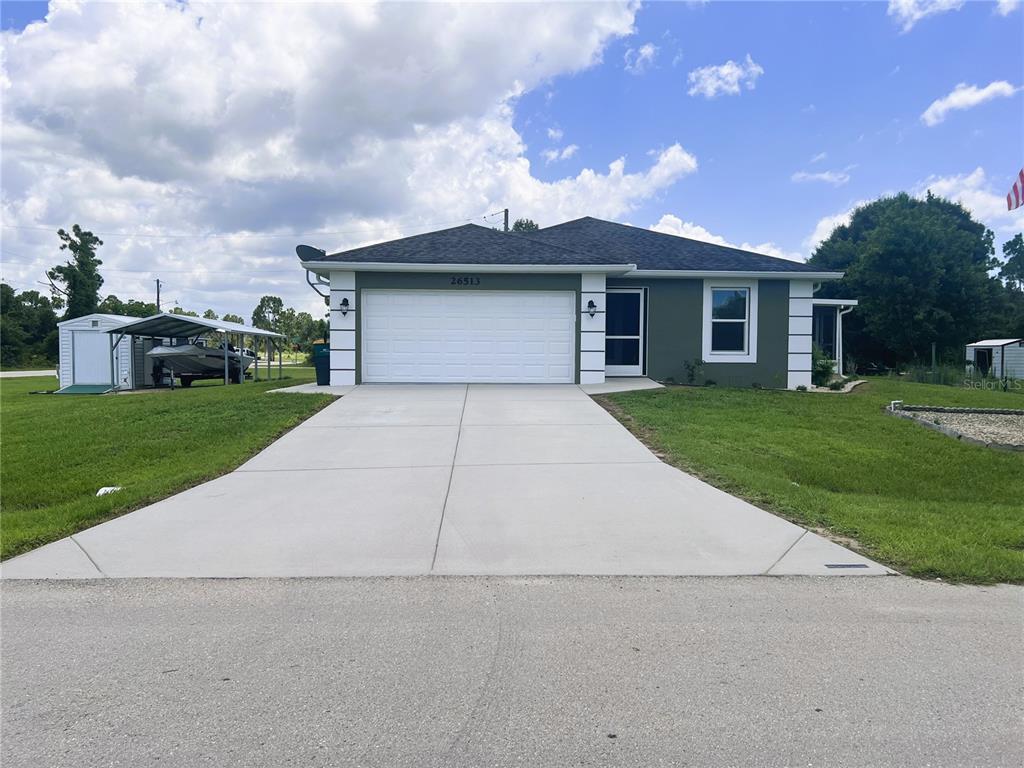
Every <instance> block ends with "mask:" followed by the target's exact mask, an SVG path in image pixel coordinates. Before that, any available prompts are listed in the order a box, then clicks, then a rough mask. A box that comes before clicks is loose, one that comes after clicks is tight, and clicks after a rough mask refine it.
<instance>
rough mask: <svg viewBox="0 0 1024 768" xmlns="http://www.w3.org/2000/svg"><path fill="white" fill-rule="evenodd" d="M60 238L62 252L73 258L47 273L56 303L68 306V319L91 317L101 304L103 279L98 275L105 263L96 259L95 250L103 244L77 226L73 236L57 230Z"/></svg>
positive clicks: (65, 314)
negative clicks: (100, 296) (100, 294)
mask: <svg viewBox="0 0 1024 768" xmlns="http://www.w3.org/2000/svg"><path fill="white" fill-rule="evenodd" d="M57 236H58V237H60V240H61V246H60V250H62V251H68V252H70V254H71V258H70V259H68V261H67V263H66V264H60V265H58V266H56V267H54V268H53V269H50V270H47V272H46V277H47V278H48V279H49V281H50V289H51V291H52V292H53V295H54V298H55V300H56V301H55V302H54V303H55V304H57V302H59V305H58V306H66V307H67V310H66V311H65V313H64V319H65V320H70V319H71V318H74V317H82V315H88V314H91V313H93V312H95V311H96V308H97V306H98V305H99V292H100V287H101V286H102V285H103V277H102V276H101V275H100V273H99V267H100V265H101V264H102V263H103V262H102V261H100V260H99V259H98V258H96V248H97V247H99V246H101V245H103V241H102V240H100V239H99V238H98V237H96V235H94V234H93V233H92V232H89V231H88V230H85V229H82V228H81V227H80V226H78V225H77V224H75V225H74V226H73V227H72V228H71V233H70V234H69V233H68V232H67V231H66V230H63V229H58V230H57Z"/></svg>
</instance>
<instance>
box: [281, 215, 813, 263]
mask: <svg viewBox="0 0 1024 768" xmlns="http://www.w3.org/2000/svg"><path fill="white" fill-rule="evenodd" d="M299 250H304V253H305V254H306V255H305V256H304V257H303V256H302V255H301V254H300V258H305V259H306V260H309V261H324V262H332V261H333V262H341V263H374V262H378V263H395V264H509V265H514V264H520V265H530V264H536V265H538V266H543V265H554V266H558V265H569V266H576V265H583V264H593V265H604V264H609V265H611V264H622V265H625V264H635V265H636V267H637V269H645V270H688V271H689V270H692V271H697V272H818V271H820V270H819V269H818V268H817V267H813V266H810V265H808V264H803V263H801V262H796V261H788V260H787V259H779V258H776V257H774V256H765V255H764V254H760V253H752V252H751V251H742V250H740V249H739V248H728V247H726V246H722V245H714V244H712V243H705V242H702V241H700V240H691V239H689V238H686V237H677V236H675V235H667V234H664V233H662V232H653V231H651V230H649V229H641V228H640V227H631V226H628V225H626V224H616V223H614V222H611V221H603V220H602V219H594V218H591V217H590V216H587V217H585V218H582V219H575V220H574V221H567V222H565V223H564V224H556V225H554V226H552V227H546V228H545V229H541V230H538V231H537V232H531V233H529V234H528V235H520V234H514V233H505V232H499V231H497V230H494V229H490V228H488V227H481V226H479V225H478V224H464V225H462V226H461V227H453V228H451V229H442V230H439V231H437V232H427V233H425V234H422V235H413V236H412V237H403V238H401V239H399V240H391V241H389V242H385V243H377V244H376V245H367V246H364V247H362V248H354V249H352V250H350V251H341V252H340V253H332V254H325V255H323V256H319V257H318V258H310V257H309V255H308V254H309V253H310V250H309V249H308V247H306V246H299Z"/></svg>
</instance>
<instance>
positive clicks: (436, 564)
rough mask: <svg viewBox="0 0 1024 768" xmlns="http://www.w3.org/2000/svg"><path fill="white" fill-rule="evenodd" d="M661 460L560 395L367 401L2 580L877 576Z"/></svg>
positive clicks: (515, 388) (530, 391)
mask: <svg viewBox="0 0 1024 768" xmlns="http://www.w3.org/2000/svg"><path fill="white" fill-rule="evenodd" d="M888 572H889V571H887V569H885V568H883V567H881V566H879V565H877V564H875V563H873V562H871V561H869V560H866V559H865V558H863V557H860V556H858V555H855V554H853V553H852V552H850V551H848V550H846V549H844V548H842V547H839V546H837V545H835V544H832V543H831V542H828V541H826V540H825V539H823V538H821V537H819V536H817V535H815V534H813V533H810V532H808V531H805V530H804V529H802V528H800V527H798V526H796V525H793V524H791V523H788V522H786V521H784V520H782V519H780V518H778V517H775V516H774V515H771V514H769V513H767V512H764V511H763V510H760V509H758V508H756V507H754V506H752V505H750V504H747V503H746V502H744V501H741V500H739V499H737V498H735V497H733V496H730V495H729V494H726V493H723V492H722V491H719V490H717V489H715V488H713V487H711V486H709V485H707V484H706V483H703V482H701V481H699V480H697V479H696V478H694V477H691V476H690V475H687V474H685V473H683V472H680V471H679V470H676V469H674V468H672V467H670V466H667V465H666V464H664V463H662V462H661V461H659V460H658V458H657V457H656V456H654V454H652V453H651V452H650V451H649V450H648V449H647V448H646V447H645V446H644V445H643V444H642V443H640V442H639V441H638V440H637V439H636V438H634V437H633V436H632V435H631V434H630V433H629V432H628V431H627V430H626V429H625V428H624V427H623V426H622V425H620V424H619V423H618V422H617V421H616V420H615V419H614V418H612V417H611V416H610V415H609V414H608V413H607V412H606V411H605V410H604V409H603V408H601V407H600V406H599V405H597V404H596V403H595V402H594V401H593V400H591V399H590V397H588V396H587V395H586V394H585V393H584V392H583V391H582V390H581V389H580V388H579V387H576V386H573V385H468V386H467V385H364V386H360V387H356V388H355V389H354V390H353V391H351V392H350V393H349V394H348V395H346V396H345V397H343V398H342V399H340V400H339V401H338V402H336V403H333V404H332V405H330V406H329V407H328V408H326V409H324V410H323V411H321V412H320V413H318V414H316V415H315V416H313V417H312V418H311V419H309V420H308V421H306V422H305V423H303V424H302V425H301V426H299V427H297V428H296V429H294V430H293V431H292V432H290V433H288V434H287V435H285V436H284V437H282V438H281V439H280V440H278V441H277V442H275V443H274V444H273V445H271V446H270V447H268V448H267V449H266V450H264V451H263V452H262V453H260V454H258V455H257V456H255V457H253V458H252V459H251V460H250V461H248V462H247V463H246V464H244V465H243V466H242V467H240V468H239V469H238V470H236V471H235V472H232V473H230V474H228V475H225V476H224V477H221V478H218V479H216V480H213V481H211V482H209V483H205V484H203V485H200V486H197V487H195V488H192V489H190V490H188V491H185V492H183V493H180V494H178V495H176V496H174V497H171V498H169V499H166V500H164V501H161V502H159V503H157V504H153V505H151V506H149V507H146V508H144V509H141V510H138V511H137V512H133V513H131V514H128V515H125V516H123V517H120V518H117V519H115V520H112V521H110V522H107V523H104V524H102V525H98V526H96V527H94V528H91V529H89V530H86V531H83V532H81V533H79V534H76V535H75V536H73V537H70V538H68V539H64V540H62V541H58V542H56V543H54V544H50V545H48V546H46V547H42V548H41V549H38V550H35V551H34V552H30V553H28V554H26V555H23V556H21V557H18V558H15V559H13V560H10V561H8V562H7V563H5V564H4V565H3V576H4V577H5V578H97V577H103V576H107V577H155V576H180V577H247V576H370V575H423V574H479V575H486V574H497V575H541V574H581V575H583V574H607V575H630V574H663V575H751V574H771V575H785V574H883V573H888Z"/></svg>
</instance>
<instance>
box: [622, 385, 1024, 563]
mask: <svg viewBox="0 0 1024 768" xmlns="http://www.w3.org/2000/svg"><path fill="white" fill-rule="evenodd" d="M891 400H903V401H905V402H906V403H908V404H923V405H962V406H972V405H973V406H977V407H989V408H992V407H1004V408H1006V407H1010V408H1014V407H1016V408H1021V407H1024V397H1022V396H1021V395H1020V394H1018V393H1014V392H1007V393H1004V392H986V391H976V390H967V389H958V388H955V387H947V386H936V385H930V384H912V383H906V382H900V381H896V380H893V379H885V378H879V379H872V380H870V381H869V382H868V383H867V384H863V385H861V386H860V387H859V388H858V389H856V390H854V392H853V393H851V394H848V395H838V394H816V393H805V392H781V391H771V390H755V389H749V390H744V389H724V388H715V387H708V388H695V387H672V388H669V389H666V390H655V391H645V392H629V393H622V394H616V395H610V396H608V397H607V402H608V405H609V408H610V409H611V410H613V412H616V413H617V414H618V415H619V416H620V418H622V419H623V421H624V422H625V423H626V425H627V426H629V427H630V428H631V429H633V430H634V431H635V432H637V434H639V435H640V436H641V437H642V438H644V439H645V440H646V441H647V442H648V444H650V445H651V446H652V447H654V448H655V449H657V450H659V451H660V452H662V453H664V454H665V458H666V460H667V461H669V462H671V463H673V464H675V465H676V466H679V467H681V468H683V469H686V470H688V471H691V472H693V473H694V474H696V475H698V476H700V477H703V478H704V479H705V480H707V481H708V482H710V483H712V484H714V485H716V486H718V487H719V488H723V489H725V490H727V491H730V492H732V493H735V494H736V495H738V496H741V497H743V498H746V499H748V500H749V501H751V502H753V503H754V504H757V505H758V506H761V507H764V508H765V509H769V510H772V511H774V512H776V513H778V514H780V515H782V516H783V517H786V518H788V519H790V520H793V521H794V522H797V523H800V524H802V525H806V526H810V527H817V528H823V529H826V530H827V532H828V533H830V534H832V535H833V536H838V537H849V538H852V539H854V540H855V541H856V542H857V547H858V548H859V549H860V550H861V551H862V552H864V553H865V554H866V555H868V556H870V557H873V558H875V559H877V560H880V561H882V562H885V563H888V564H889V565H891V566H892V567H894V568H895V569H897V570H899V571H901V572H903V573H907V574H913V575H915V576H921V577H941V578H943V579H947V580H950V581H963V582H975V583H993V582H1015V583H1024V454H1021V453H1009V452H1001V451H994V450H991V449H988V448H984V447H979V446H973V445H964V444H961V443H958V442H957V441H955V440H953V439H952V438H949V437H946V436H945V435H942V434H939V433H937V432H934V431H932V430H929V429H926V428H924V427H922V426H920V425H917V424H914V423H913V422H911V421H907V420H905V419H899V418H895V417H892V416H888V415H886V414H885V413H884V412H883V408H884V406H885V405H887V404H888V403H889V402H890V401H891Z"/></svg>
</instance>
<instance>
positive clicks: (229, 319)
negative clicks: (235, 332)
mask: <svg viewBox="0 0 1024 768" xmlns="http://www.w3.org/2000/svg"><path fill="white" fill-rule="evenodd" d="M221 320H223V321H224V322H226V323H238V324H239V325H245V318H244V317H239V316H238V315H233V314H231V313H230V312H228V313H227V314H226V315H224V317H222V318H221Z"/></svg>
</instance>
